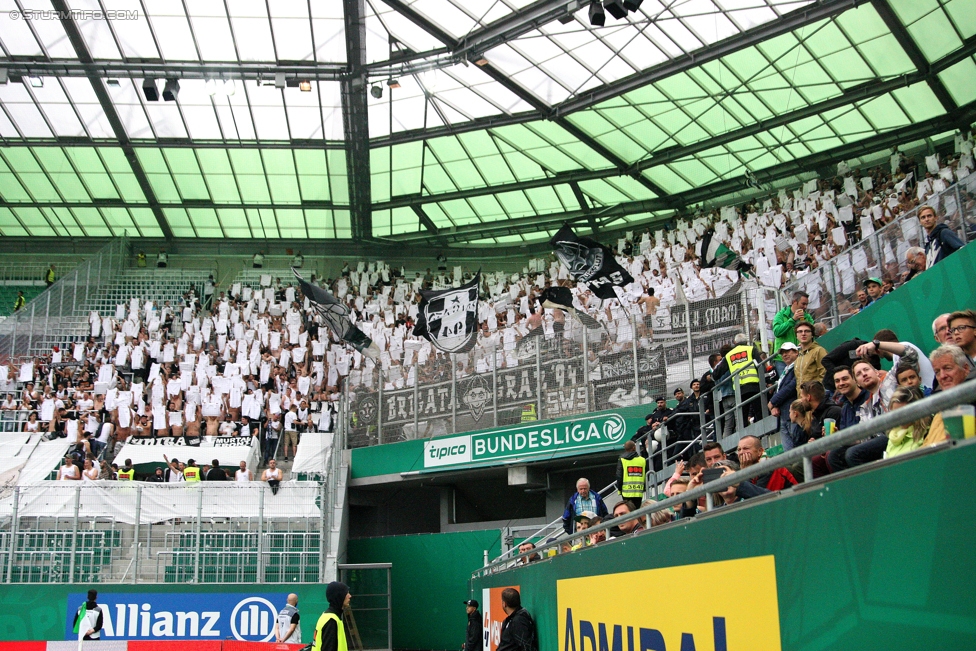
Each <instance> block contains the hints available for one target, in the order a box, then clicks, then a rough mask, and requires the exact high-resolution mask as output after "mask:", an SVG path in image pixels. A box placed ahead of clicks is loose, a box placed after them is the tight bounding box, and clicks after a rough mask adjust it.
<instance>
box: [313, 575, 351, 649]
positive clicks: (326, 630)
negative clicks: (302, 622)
mask: <svg viewBox="0 0 976 651" xmlns="http://www.w3.org/2000/svg"><path fill="white" fill-rule="evenodd" d="M325 598H326V599H327V600H328V601H329V609H328V610H326V611H325V612H324V613H322V615H321V616H320V617H319V621H317V622H316V623H315V632H314V634H313V636H312V651H347V650H348V648H349V647H348V642H347V641H346V627H345V626H344V625H343V623H342V611H343V610H344V609H345V608H346V607H347V606H348V605H349V600H350V599H352V595H351V594H349V586H347V585H346V584H345V583H340V582H338V581H333V582H332V583H330V584H329V585H328V587H326V589H325Z"/></svg>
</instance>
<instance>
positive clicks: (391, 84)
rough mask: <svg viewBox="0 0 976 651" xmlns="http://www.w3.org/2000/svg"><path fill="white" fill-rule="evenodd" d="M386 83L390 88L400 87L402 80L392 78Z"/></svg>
mask: <svg viewBox="0 0 976 651" xmlns="http://www.w3.org/2000/svg"><path fill="white" fill-rule="evenodd" d="M386 85H387V86H389V87H390V88H399V87H400V82H399V80H397V79H391V80H389V81H388V82H386Z"/></svg>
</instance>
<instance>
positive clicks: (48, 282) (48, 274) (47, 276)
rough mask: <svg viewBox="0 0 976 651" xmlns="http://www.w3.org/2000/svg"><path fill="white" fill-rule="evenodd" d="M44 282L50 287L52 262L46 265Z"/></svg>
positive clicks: (52, 272) (52, 270)
mask: <svg viewBox="0 0 976 651" xmlns="http://www.w3.org/2000/svg"><path fill="white" fill-rule="evenodd" d="M44 283H45V284H46V285H47V286H48V287H50V286H51V285H53V284H54V265H53V264H52V265H51V266H50V267H48V270H47V271H46V272H45V273H44Z"/></svg>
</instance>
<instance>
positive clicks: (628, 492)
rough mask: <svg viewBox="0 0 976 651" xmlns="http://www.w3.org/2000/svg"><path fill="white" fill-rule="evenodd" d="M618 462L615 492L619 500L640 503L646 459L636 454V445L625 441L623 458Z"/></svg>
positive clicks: (645, 472) (644, 478) (645, 474)
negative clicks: (618, 494)
mask: <svg viewBox="0 0 976 651" xmlns="http://www.w3.org/2000/svg"><path fill="white" fill-rule="evenodd" d="M618 462H619V464H620V465H618V466H617V490H618V491H619V492H620V497H621V499H625V500H633V501H636V502H637V503H640V501H641V500H643V499H644V489H645V487H646V486H647V459H645V458H644V457H642V456H641V455H639V454H637V444H636V443H634V442H633V441H627V442H626V443H624V456H622V457H620V459H618Z"/></svg>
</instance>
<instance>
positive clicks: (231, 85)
mask: <svg viewBox="0 0 976 651" xmlns="http://www.w3.org/2000/svg"><path fill="white" fill-rule="evenodd" d="M222 92H223V93H224V95H226V96H227V97H230V96H231V95H233V94H234V93H236V92H237V84H236V83H235V82H234V80H233V79H228V80H227V81H225V82H224V87H223V89H222Z"/></svg>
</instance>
